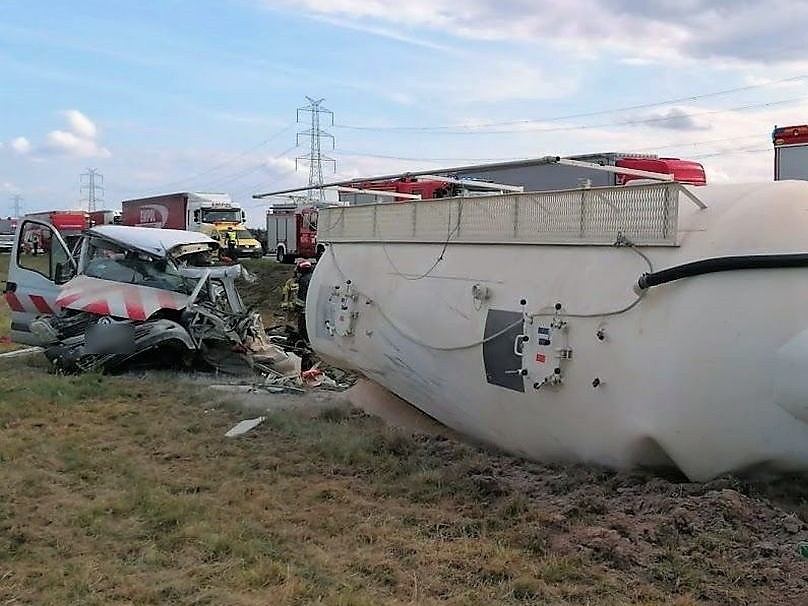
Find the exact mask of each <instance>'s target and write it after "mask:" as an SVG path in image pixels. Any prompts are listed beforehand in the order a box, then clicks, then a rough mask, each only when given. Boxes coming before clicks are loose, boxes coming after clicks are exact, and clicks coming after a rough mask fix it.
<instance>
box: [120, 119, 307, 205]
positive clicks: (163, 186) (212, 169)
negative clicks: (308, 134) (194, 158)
mask: <svg viewBox="0 0 808 606" xmlns="http://www.w3.org/2000/svg"><path fill="white" fill-rule="evenodd" d="M292 126H293V124H287V125H286V126H284V127H283V128H281V129H280V130H278V131H276V132H274V133H272V134H271V135H270V136H269V137H267V138H266V139H264V140H263V141H261V142H260V143H257V144H256V145H253V146H252V147H250V148H248V149H245V150H244V151H242V152H240V153H238V154H236V155H235V156H231V157H230V158H228V159H227V160H224V161H223V162H220V163H219V164H216V165H214V166H212V167H210V168H208V169H205V170H203V171H201V172H199V173H195V174H193V175H189V176H187V177H182V178H181V179H174V180H173V181H168V182H166V183H162V184H158V185H154V186H151V187H148V188H145V189H138V190H132V189H130V190H127V191H129V192H130V193H143V192H151V191H157V190H160V189H166V188H169V187H173V186H175V185H180V184H181V183H185V182H187V181H192V180H194V179H198V178H199V177H204V176H205V175H209V174H210V173H213V172H216V171H217V170H219V169H220V168H223V167H225V166H227V165H229V164H232V163H233V162H235V161H236V160H238V159H240V158H243V157H244V156H246V155H247V154H249V153H251V152H254V151H255V150H257V149H259V148H261V147H263V146H264V145H266V144H267V143H270V142H272V141H274V140H275V139H277V138H278V137H280V136H281V135H283V134H285V133H286V132H288V131H289V130H290V129H291V128H292Z"/></svg>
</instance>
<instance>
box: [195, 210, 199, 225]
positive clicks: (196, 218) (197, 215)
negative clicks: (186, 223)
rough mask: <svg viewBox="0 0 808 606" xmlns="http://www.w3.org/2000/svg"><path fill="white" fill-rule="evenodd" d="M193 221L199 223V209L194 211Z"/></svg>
mask: <svg viewBox="0 0 808 606" xmlns="http://www.w3.org/2000/svg"><path fill="white" fill-rule="evenodd" d="M194 223H199V211H198V210H195V211H194Z"/></svg>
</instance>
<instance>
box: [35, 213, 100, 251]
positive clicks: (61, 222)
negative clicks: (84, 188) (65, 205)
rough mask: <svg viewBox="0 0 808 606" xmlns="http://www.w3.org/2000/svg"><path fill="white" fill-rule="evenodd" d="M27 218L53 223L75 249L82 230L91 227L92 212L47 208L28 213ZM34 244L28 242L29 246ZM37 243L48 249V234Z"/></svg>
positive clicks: (68, 244) (71, 247) (70, 246)
mask: <svg viewBox="0 0 808 606" xmlns="http://www.w3.org/2000/svg"><path fill="white" fill-rule="evenodd" d="M25 218H27V219H39V220H40V221H47V222H48V223H50V224H51V225H53V227H55V228H56V231H58V232H59V234H61V236H62V238H64V241H65V243H66V244H67V246H68V248H69V249H70V250H73V246H74V245H75V244H76V243H77V242H78V241H79V239H80V238H81V234H82V232H83V231H84V230H85V229H88V228H89V227H90V213H88V212H85V211H83V210H47V211H41V212H36V213H28V214H27V215H25ZM31 236H32V237H33V238H36V237H37V235H36V233H34V232H32V234H31ZM33 244H34V242H30V243H26V245H29V246H33ZM36 244H37V246H38V247H39V248H40V249H41V250H48V246H49V244H50V242H49V240H48V238H47V236H45V235H44V234H43V235H42V237H41V238H40V241H38V242H36Z"/></svg>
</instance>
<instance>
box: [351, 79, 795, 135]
mask: <svg viewBox="0 0 808 606" xmlns="http://www.w3.org/2000/svg"><path fill="white" fill-rule="evenodd" d="M805 79H808V74H802V75H799V76H792V77H790V78H783V79H781V80H773V81H771V82H764V83H761V84H750V85H747V86H739V87H736V88H728V89H724V90H719V91H713V92H709V93H702V94H699V95H691V96H689V97H678V98H674V99H665V100H662V101H653V102H650V103H641V104H638V105H627V106H623V107H616V108H611V109H603V110H597V111H593V112H584V113H579V114H566V115H562V116H551V117H547V118H526V119H523V120H507V121H501V122H481V123H479V124H473V125H470V124H444V125H434V126H372V125H356V124H337V125H335V128H342V129H349V130H368V131H431V130H459V129H480V128H488V127H491V126H514V125H517V124H534V123H544V122H559V121H561V120H572V119H575V118H591V117H593V116H602V115H606V114H614V113H619V112H626V111H634V110H639V109H649V108H652V107H660V106H662V105H669V104H672V103H685V102H688V101H698V100H701V99H708V98H711V97H718V96H722V95H730V94H733V93H738V92H745V91H749V90H755V89H760V88H768V87H771V86H777V85H779V84H785V83H788V82H798V81H800V80H805ZM519 132H521V131H519Z"/></svg>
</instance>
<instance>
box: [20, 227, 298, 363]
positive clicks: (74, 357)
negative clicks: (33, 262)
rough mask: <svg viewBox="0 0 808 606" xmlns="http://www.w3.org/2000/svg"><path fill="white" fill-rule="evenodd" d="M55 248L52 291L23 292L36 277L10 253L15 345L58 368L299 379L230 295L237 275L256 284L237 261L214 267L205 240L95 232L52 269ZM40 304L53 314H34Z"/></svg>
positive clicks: (291, 358) (212, 247)
mask: <svg viewBox="0 0 808 606" xmlns="http://www.w3.org/2000/svg"><path fill="white" fill-rule="evenodd" d="M53 235H54V239H55V240H60V239H59V238H58V234H56V233H55V232H54V234H53ZM57 244H58V242H54V245H53V246H52V247H51V250H50V251H49V252H48V254H49V255H50V257H51V259H50V266H51V267H54V266H55V267H56V269H55V271H54V272H53V274H54V275H53V278H54V279H53V280H52V281H51V282H52V285H53V289H52V291H51V293H50V294H49V295H48V294H44V296H43V294H39V295H34V294H32V293H33V292H34V290H36V289H34V288H31V286H32V284H31V283H32V281H34V280H35V279H39V281H40V282H41V277H42V276H39V277H37V276H31V275H29V274H30V273H31V272H30V271H28V270H27V269H26V267H25V265H26V263H25V261H24V260H23V261H21V260H20V259H21V257H20V255H18V254H14V255H12V264H11V267H10V271H9V285H10V287H9V288H8V289H7V292H6V299H7V302H8V303H9V305H10V307H11V309H12V312H13V317H12V322H13V325H14V326H13V331H12V332H13V333H14V332H16V333H17V334H16V335H15V334H13V336H14V337H15V340H17V341H21V342H28V343H31V344H36V345H40V346H42V347H44V349H45V355H46V356H47V358H48V359H49V360H50V361H51V362H52V364H53V365H54V366H55V367H56V368H57V369H58V370H59V371H62V372H91V371H97V372H115V371H121V370H129V369H132V368H143V367H152V368H153V367H158V368H164V367H167V366H172V367H181V368H208V369H210V368H213V369H216V370H219V371H222V372H225V373H228V374H244V373H253V372H258V373H260V374H263V375H265V376H269V377H276V378H279V377H297V376H299V374H300V371H301V358H300V357H299V356H297V355H296V354H295V353H292V352H290V351H286V350H285V348H284V347H283V341H282V340H278V339H275V338H271V337H269V336H268V335H267V331H266V330H265V328H264V324H263V321H262V319H261V316H260V314H259V313H258V312H256V311H254V310H251V309H248V308H247V307H246V306H245V305H244V302H243V301H242V299H241V297H240V295H239V293H238V290H237V288H236V279H237V278H245V279H247V280H250V281H253V280H254V279H255V278H254V277H253V276H251V275H250V274H249V273H248V272H247V271H246V270H245V269H244V268H243V267H242V266H241V265H222V264H217V261H216V260H215V258H214V253H215V251H216V250H217V248H218V244H217V243H216V242H215V241H214V240H212V239H211V238H209V237H207V236H205V235H202V234H198V233H193V232H185V231H179V230H165V229H151V228H138V227H124V226H112V225H107V226H99V227H96V228H93V229H90V230H88V231H87V232H86V234H85V235H84V237H83V240H82V241H81V243H80V244H79V245H78V246H77V247H76V248H75V249H74V251H75V253H74V254H73V255H70V254H69V253H67V249H66V247H65V248H64V250H63V251H62V253H63V254H64V255H65V256H64V260H65V262H64V263H54V260H55V259H56V258H57V255H58V253H57V252H56V251H55V249H56V245H57ZM62 245H63V243H62ZM15 253H16V251H15ZM60 277H61V279H60ZM26 278H29V282H28V283H26ZM60 282H61V285H60V284H59V283H60ZM29 293H30V294H29ZM37 296H38V297H39V299H36V298H35V297H37ZM32 303H37V305H35V306H34V307H33V308H32V307H31V305H32ZM43 308H45V309H49V310H55V311H53V313H48V314H41V313H33V312H36V311H40V312H41V311H42V309H43ZM14 329H16V331H15V330H14Z"/></svg>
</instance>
